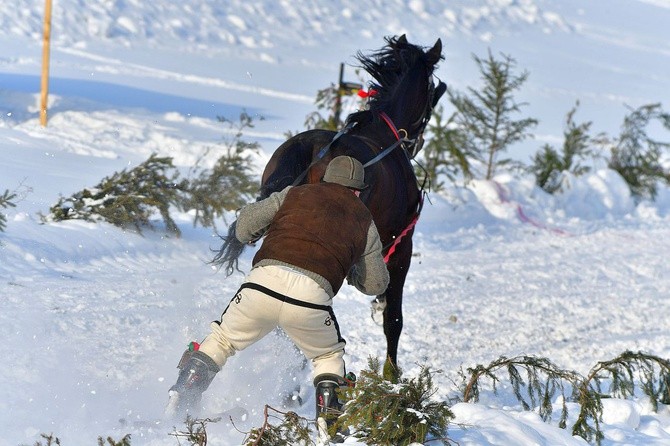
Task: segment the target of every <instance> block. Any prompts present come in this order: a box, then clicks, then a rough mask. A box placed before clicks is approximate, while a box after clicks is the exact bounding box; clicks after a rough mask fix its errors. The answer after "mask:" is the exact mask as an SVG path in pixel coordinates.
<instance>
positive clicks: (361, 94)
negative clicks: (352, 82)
mask: <svg viewBox="0 0 670 446" xmlns="http://www.w3.org/2000/svg"><path fill="white" fill-rule="evenodd" d="M356 94H358V96H359V97H361V98H363V99H365V98H369V97H372V96H374V95H376V94H377V90H375V89H374V88H371V89H370V90H368V91H365V90H358V93H356Z"/></svg>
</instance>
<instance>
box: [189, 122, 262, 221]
mask: <svg viewBox="0 0 670 446" xmlns="http://www.w3.org/2000/svg"><path fill="white" fill-rule="evenodd" d="M219 121H220V122H222V123H224V124H225V125H227V126H228V129H229V130H230V131H231V133H232V134H233V136H232V137H231V138H229V139H226V140H225V141H224V144H225V148H226V154H224V155H223V156H221V157H220V158H219V159H218V160H217V161H216V163H215V164H214V167H213V168H212V169H202V168H200V167H199V165H200V162H201V160H202V158H204V157H205V156H206V155H207V154H208V152H205V153H204V154H203V156H202V157H201V158H200V160H199V161H198V162H197V163H196V167H195V168H194V169H193V170H192V171H191V173H190V175H189V178H190V180H189V184H188V187H187V189H186V191H185V193H184V194H183V199H182V201H181V202H180V204H179V206H180V208H181V209H183V210H186V211H188V210H191V209H192V210H195V218H194V219H193V225H194V226H197V225H198V224H200V225H201V226H203V227H205V228H208V227H214V228H216V224H215V222H216V219H217V218H221V217H223V215H224V213H225V211H231V210H235V209H239V208H240V207H242V206H243V205H245V204H246V203H247V202H248V201H249V199H250V197H252V196H253V195H254V194H256V192H258V188H259V183H258V181H256V180H254V177H255V175H254V170H253V167H254V166H253V162H252V159H251V155H252V154H254V153H257V152H258V151H259V149H260V144H258V143H257V142H246V141H244V140H243V138H242V136H243V133H244V131H245V130H247V129H252V128H253V127H254V123H253V118H252V117H251V116H250V115H248V114H247V113H245V112H242V113H241V114H240V119H239V122H237V123H235V122H233V121H230V120H228V119H226V118H222V117H219Z"/></svg>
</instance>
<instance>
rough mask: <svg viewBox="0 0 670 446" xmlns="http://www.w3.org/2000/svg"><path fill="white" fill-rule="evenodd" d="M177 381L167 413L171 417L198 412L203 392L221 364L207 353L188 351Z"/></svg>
mask: <svg viewBox="0 0 670 446" xmlns="http://www.w3.org/2000/svg"><path fill="white" fill-rule="evenodd" d="M178 367H179V369H180V370H179V377H178V378H177V383H176V384H175V385H174V386H172V387H170V390H169V392H168V395H169V397H170V399H169V401H168V405H167V408H166V409H165V414H166V415H167V416H169V417H171V418H176V417H182V416H185V415H186V414H191V415H194V414H196V413H197V412H198V409H199V407H198V406H199V403H200V398H201V397H202V393H203V392H204V391H205V390H207V388H208V387H209V385H210V384H211V382H212V379H214V376H215V375H216V373H217V372H218V371H219V366H218V365H216V363H215V362H214V360H213V359H212V358H210V357H209V356H207V355H206V354H205V353H202V352H199V351H193V352H191V351H188V350H187V351H186V352H185V353H184V356H183V357H182V360H181V361H180V363H179V366H178Z"/></svg>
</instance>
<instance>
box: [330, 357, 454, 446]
mask: <svg viewBox="0 0 670 446" xmlns="http://www.w3.org/2000/svg"><path fill="white" fill-rule="evenodd" d="M380 368H381V365H380V363H379V360H378V359H373V358H370V360H369V361H368V369H366V370H363V371H362V372H361V373H360V376H359V377H358V380H357V381H356V386H355V387H351V388H349V387H348V388H345V389H341V390H340V399H342V400H343V401H345V402H346V404H345V407H344V413H343V414H342V415H341V416H340V418H339V419H338V420H337V421H336V422H335V423H334V425H333V426H332V427H331V430H332V432H331V434H334V433H335V431H337V430H338V429H340V430H344V428H347V427H352V428H353V429H354V430H355V433H354V434H353V435H354V436H355V437H357V438H359V439H362V440H363V441H364V442H366V443H367V444H370V445H390V444H392V445H398V446H401V445H405V446H406V445H409V444H411V443H416V442H418V443H424V442H425V441H426V438H427V437H428V436H429V435H431V436H433V437H434V438H435V439H436V440H435V441H442V443H443V444H446V441H447V440H446V438H444V436H445V435H446V430H447V425H448V423H449V420H450V419H451V418H453V414H452V412H451V410H450V409H449V407H448V405H447V403H445V402H438V401H432V400H431V397H432V396H433V395H434V394H435V392H436V391H437V389H436V388H435V387H434V385H433V380H432V374H431V372H430V370H429V368H428V367H424V368H422V369H421V372H420V374H419V376H418V377H416V378H412V379H406V378H401V379H400V380H399V382H398V383H397V384H393V383H391V382H390V381H387V380H385V379H384V378H383V376H382V374H381V372H380Z"/></svg>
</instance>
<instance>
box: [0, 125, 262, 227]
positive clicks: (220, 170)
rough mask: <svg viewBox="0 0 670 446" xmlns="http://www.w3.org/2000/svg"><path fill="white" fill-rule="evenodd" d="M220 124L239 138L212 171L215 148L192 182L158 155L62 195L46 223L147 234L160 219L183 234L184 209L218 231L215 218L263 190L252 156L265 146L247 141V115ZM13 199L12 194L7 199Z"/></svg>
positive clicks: (196, 222)
mask: <svg viewBox="0 0 670 446" xmlns="http://www.w3.org/2000/svg"><path fill="white" fill-rule="evenodd" d="M219 120H220V121H222V122H224V123H226V124H227V125H228V126H229V130H230V132H229V133H231V134H232V135H233V136H232V137H231V138H229V139H227V140H224V144H225V148H226V153H225V154H224V155H223V156H221V157H220V158H219V159H218V160H216V162H215V163H214V167H213V168H212V169H204V168H201V167H200V163H201V162H202V159H203V158H204V157H206V156H207V155H208V154H209V150H207V151H205V153H204V154H203V155H202V157H201V158H200V159H199V160H198V162H196V165H195V167H194V168H193V169H191V171H190V177H189V178H188V179H184V178H180V175H179V172H178V171H177V169H176V168H175V167H174V166H173V164H172V158H171V157H159V156H158V155H156V154H152V155H151V156H150V157H149V159H147V160H146V161H144V162H143V163H142V164H140V165H139V166H137V167H135V168H133V169H131V170H122V171H121V172H116V173H114V174H113V175H111V176H109V177H106V178H104V179H103V180H102V181H101V182H100V183H99V184H98V185H96V186H94V187H92V188H85V189H83V190H82V191H80V192H77V193H75V194H73V195H72V196H70V197H67V198H64V197H61V198H60V199H59V200H58V202H57V203H56V204H55V205H54V206H52V207H51V208H50V209H49V211H50V213H49V215H48V216H43V217H42V220H43V221H63V220H72V219H80V220H86V221H91V222H97V221H106V222H108V223H111V224H113V225H116V226H119V227H122V228H129V227H131V228H134V229H135V230H136V231H137V232H138V233H140V234H141V233H142V230H144V229H146V228H149V229H154V226H153V224H152V219H153V218H155V216H156V215H160V217H161V218H162V220H163V222H164V223H165V227H166V229H167V231H168V232H170V233H174V234H175V235H176V236H180V235H181V231H180V230H179V227H178V226H177V224H176V223H175V221H174V220H173V219H172V217H171V215H170V208H171V207H173V206H174V207H176V208H178V209H181V210H183V211H191V210H194V211H195V217H194V221H193V224H194V226H197V225H201V226H203V227H215V220H216V219H217V218H221V217H223V215H224V212H225V211H230V210H234V209H238V208H240V207H241V206H242V205H244V204H245V203H247V202H248V200H249V198H250V197H251V196H253V195H254V194H255V192H256V191H257V190H258V182H257V181H256V180H255V179H254V178H255V175H254V172H253V160H252V155H253V154H254V153H256V152H257V151H258V149H259V145H258V143H247V142H245V141H243V139H242V134H243V132H244V131H245V130H246V129H249V128H253V118H252V117H251V116H249V115H248V114H246V113H242V114H241V115H240V119H239V122H238V123H234V122H231V121H228V120H227V119H225V118H219ZM11 198H12V196H11V195H8V196H7V200H9V199H11ZM0 199H2V197H0ZM2 203H3V202H2V201H0V205H2ZM10 204H11V203H10ZM3 217H4V216H3ZM2 221H4V220H2ZM2 221H0V223H2ZM0 229H2V227H1V226H0Z"/></svg>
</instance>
